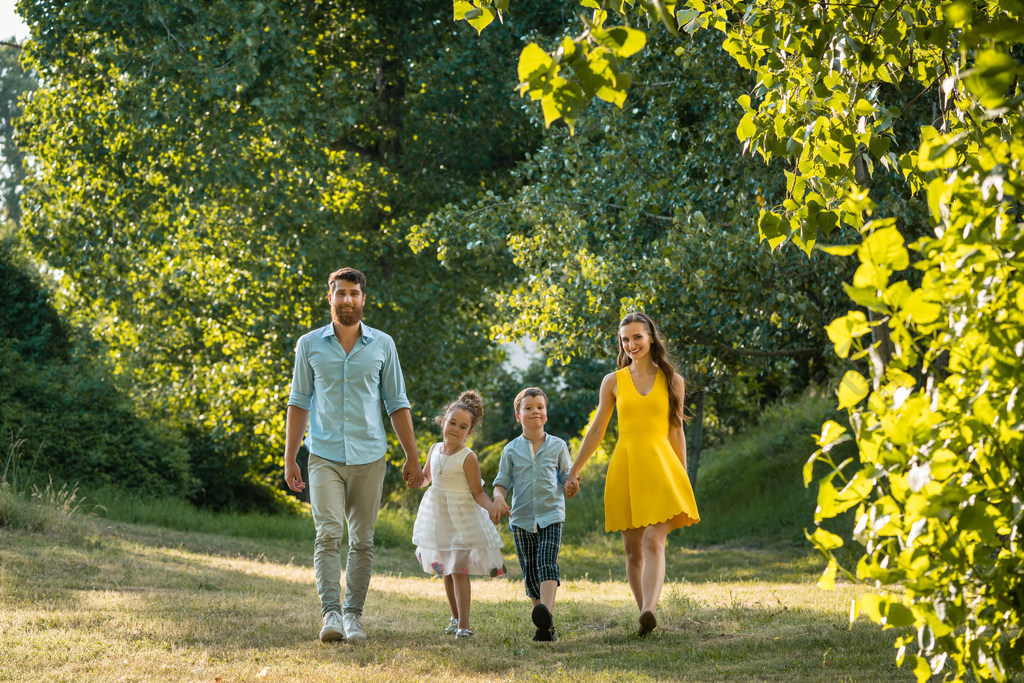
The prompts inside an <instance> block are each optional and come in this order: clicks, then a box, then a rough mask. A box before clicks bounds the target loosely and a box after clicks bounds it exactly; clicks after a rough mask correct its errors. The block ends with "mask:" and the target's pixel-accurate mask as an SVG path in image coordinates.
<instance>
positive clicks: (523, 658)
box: [0, 526, 910, 681]
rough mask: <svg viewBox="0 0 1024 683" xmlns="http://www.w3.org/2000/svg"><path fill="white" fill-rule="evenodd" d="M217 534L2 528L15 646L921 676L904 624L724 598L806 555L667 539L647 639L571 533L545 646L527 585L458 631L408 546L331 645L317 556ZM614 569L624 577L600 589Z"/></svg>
mask: <svg viewBox="0 0 1024 683" xmlns="http://www.w3.org/2000/svg"><path fill="white" fill-rule="evenodd" d="M207 536H208V537H196V536H192V535H188V534H182V533H180V532H171V533H165V532H163V531H161V530H157V529H154V528H149V527H145V528H135V527H129V526H117V527H106V528H104V529H100V530H99V531H98V532H97V533H96V534H95V535H94V536H92V537H91V538H81V539H78V540H76V541H73V542H70V543H65V542H60V543H55V542H54V540H53V539H52V538H46V537H42V536H33V535H8V536H6V537H0V560H2V569H0V588H2V591H3V592H2V596H3V598H2V603H0V604H2V608H3V610H4V611H5V612H7V613H8V614H10V615H11V618H12V620H11V625H10V626H8V627H6V628H7V629H8V630H7V631H6V632H5V633H6V635H5V634H4V633H0V645H3V646H4V647H8V646H10V645H11V643H14V644H15V645H16V647H14V646H12V648H11V650H10V651H9V653H8V655H7V656H8V657H11V658H14V659H16V658H17V657H25V658H29V657H31V661H32V662H34V663H35V664H36V665H37V666H40V667H42V668H41V669H39V670H46V668H47V661H48V660H47V658H48V657H50V656H51V655H50V654H49V653H48V652H47V651H46V648H45V647H40V646H39V644H40V643H45V642H48V640H49V636H48V635H47V632H58V631H59V632H60V636H61V637H62V638H65V637H67V635H66V634H67V633H69V632H70V634H71V637H74V638H80V639H81V640H83V641H90V642H106V643H107V644H108V645H109V646H112V647H115V648H116V647H117V646H118V645H120V646H121V647H125V646H129V647H131V648H134V649H136V650H141V651H143V652H146V651H150V650H151V651H152V652H154V653H166V652H171V653H175V654H174V656H177V657H182V658H189V657H194V656H195V655H194V653H196V652H202V653H205V655H206V656H208V657H210V658H212V659H214V660H216V661H218V662H221V663H223V664H224V665H225V666H228V665H229V664H230V663H231V662H250V661H251V660H253V659H254V658H255V659H259V660H261V661H262V662H265V663H266V664H267V665H269V666H283V663H284V662H291V663H292V664H293V665H294V666H296V667H298V669H295V670H294V672H293V674H289V675H290V676H292V677H299V678H301V677H302V676H303V675H304V673H303V672H307V673H308V674H309V675H314V676H315V675H317V672H319V673H321V674H323V676H329V675H335V676H342V677H350V676H357V675H360V672H363V673H364V674H366V676H368V677H369V678H375V677H381V678H407V679H416V678H421V677H428V676H429V677H448V678H459V677H480V678H488V677H495V676H501V677H508V678H513V679H526V678H533V677H539V678H541V679H549V678H552V677H566V678H569V679H578V680H588V681H590V680H625V679H631V680H633V679H637V678H640V679H644V678H646V679H666V678H667V679H684V678H688V679H693V680H726V679H757V680H781V679H791V680H839V679H846V680H850V679H855V680H868V679H875V680H887V681H888V680H895V679H897V678H908V679H909V678H910V677H909V676H908V675H907V674H909V672H907V671H901V670H898V669H896V668H895V664H894V663H893V659H894V653H893V650H892V643H893V641H894V640H895V637H896V636H895V635H894V632H893V631H885V632H883V631H880V630H879V629H878V628H877V627H876V626H874V625H871V624H866V623H857V624H854V626H853V628H852V629H851V628H848V625H847V623H846V615H845V613H844V611H843V610H831V611H830V610H828V609H824V608H823V609H818V608H809V607H806V606H801V605H805V604H806V603H805V602H801V603H799V605H797V606H793V605H789V604H785V602H784V601H783V600H780V599H779V598H778V597H772V596H773V595H774V593H773V591H772V590H771V588H770V587H769V588H768V589H765V594H764V599H761V598H755V599H753V600H750V599H747V598H744V599H743V600H740V599H738V598H736V597H731V598H729V597H724V598H723V597H720V594H724V595H732V594H731V593H729V592H728V591H724V592H723V589H722V585H720V584H728V585H734V586H736V587H737V590H739V588H742V587H744V586H748V585H749V584H750V582H751V581H753V580H755V579H756V580H758V581H767V582H777V583H778V585H780V586H784V585H786V584H784V582H786V581H790V580H791V578H792V577H797V578H798V579H799V580H798V581H795V583H797V584H801V585H797V586H793V585H789V586H788V588H789V590H790V591H791V593H790V594H792V593H793V592H796V591H800V592H805V593H806V592H807V591H812V590H815V589H813V587H812V586H813V583H812V581H813V579H814V578H816V574H817V569H814V570H813V571H810V570H809V564H808V562H809V561H808V560H807V559H806V556H805V555H802V554H795V555H792V554H791V555H787V554H786V553H784V552H783V551H781V550H774V551H766V550H759V549H744V548H721V549H714V548H702V549H699V550H685V549H670V553H669V571H668V575H669V578H670V580H675V581H678V580H679V579H680V578H684V579H685V583H682V584H680V583H674V584H670V585H669V586H667V587H666V593H665V595H664V597H663V600H662V602H661V607H660V610H659V620H660V624H659V627H658V629H657V630H656V631H655V632H654V633H653V634H652V635H651V636H649V637H647V638H645V639H641V638H639V637H638V636H637V635H636V608H635V606H634V605H633V604H632V603H631V600H630V599H629V598H628V589H626V587H625V585H624V582H623V570H622V558H621V556H619V555H618V552H619V551H618V549H617V548H616V547H615V546H614V545H613V544H610V543H605V544H604V545H603V546H602V545H600V544H597V543H594V544H590V545H588V546H568V547H567V549H566V554H565V556H564V558H563V566H564V567H565V569H566V576H565V579H566V589H565V590H564V591H563V592H562V593H561V594H560V600H559V603H558V604H557V606H556V618H557V622H556V627H557V628H558V631H559V634H560V638H559V640H558V642H555V643H550V644H548V643H544V644H542V643H535V642H533V641H532V640H531V638H532V635H533V626H532V624H531V623H530V616H529V615H530V610H529V605H528V603H527V601H526V600H525V599H524V597H523V595H522V583H521V581H519V580H505V579H495V580H485V579H481V580H479V581H474V582H473V585H474V590H475V591H476V594H477V595H478V596H479V599H478V600H476V601H475V602H474V606H473V614H472V617H473V628H474V631H475V632H476V635H475V637H474V638H473V639H472V640H471V641H469V642H456V641H454V640H453V639H452V638H451V637H450V636H445V635H444V634H443V633H442V629H443V626H444V624H445V623H446V621H447V603H446V602H445V599H444V592H443V588H442V587H441V582H440V581H437V580H433V581H430V580H426V579H423V578H403V577H407V576H415V577H421V576H422V574H418V573H417V572H418V567H417V566H416V564H415V560H411V559H403V558H404V557H405V556H406V555H407V556H408V557H409V558H411V555H412V551H411V548H410V550H409V551H408V552H407V553H399V552H398V551H389V552H386V553H382V554H381V556H380V557H378V564H377V568H378V570H379V573H380V576H379V577H378V578H377V579H375V581H374V583H372V584H371V593H370V596H369V598H368V600H367V604H366V612H365V616H364V621H365V625H366V629H367V632H368V633H369V634H370V636H371V638H370V640H369V641H368V642H367V643H365V644H354V643H341V644H332V645H324V644H321V643H319V642H318V641H316V639H315V637H316V633H317V630H318V628H319V613H318V610H317V596H316V590H315V586H314V585H313V581H312V574H311V571H310V568H309V565H308V561H307V562H305V563H303V564H301V565H297V564H294V563H292V564H289V563H288V562H287V560H286V561H284V562H281V561H275V560H268V559H265V556H260V555H258V554H254V553H253V551H254V550H255V549H256V548H258V547H259V543H258V542H256V541H253V542H251V543H249V542H246V541H244V540H239V539H218V537H214V536H211V535H207ZM303 545H305V544H303ZM278 550H281V551H286V550H287V547H285V546H282V547H281V548H278ZM308 552H309V553H310V554H311V548H310V549H308ZM287 554H288V553H287V552H285V553H284V555H287ZM513 562H514V558H513ZM606 572H607V574H608V575H609V577H610V579H611V581H612V582H617V583H618V584H621V585H616V586H612V588H614V590H611V589H609V588H608V587H607V586H605V587H602V586H600V585H595V584H594V582H598V581H601V582H604V581H605V577H604V574H605V573H606ZM787 577H789V578H787ZM574 581H576V583H578V584H579V586H577V587H575V588H574V587H573V582H574ZM701 583H704V584H705V585H704V586H701V585H699V584H701ZM754 590H760V588H759V587H758V588H755V589H754ZM781 590H782V589H781V588H780V591H781ZM127 614H130V618H128V617H126V616H125V615H127ZM12 635H13V638H12V640H11V641H10V642H5V641H6V640H7V637H9V636H12ZM19 653H22V654H19ZM27 653H31V654H27ZM254 653H255V654H254ZM65 656H66V655H65ZM156 656H157V654H154V657H156ZM332 672H333V673H332ZM110 673H113V672H110ZM149 673H151V672H149ZM149 673H147V672H145V671H138V672H134V675H135V676H136V677H142V678H145V677H147V676H148V675H149Z"/></svg>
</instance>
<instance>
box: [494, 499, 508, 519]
mask: <svg viewBox="0 0 1024 683" xmlns="http://www.w3.org/2000/svg"><path fill="white" fill-rule="evenodd" d="M511 511H512V510H511V508H509V506H508V504H507V503H506V502H505V501H504V500H503V499H502V500H498V499H495V501H494V502H493V503H492V504H491V509H490V515H491V521H492V522H494V523H495V524H497V523H498V522H500V521H501V518H502V517H504V516H505V515H507V514H509V513H510V512H511Z"/></svg>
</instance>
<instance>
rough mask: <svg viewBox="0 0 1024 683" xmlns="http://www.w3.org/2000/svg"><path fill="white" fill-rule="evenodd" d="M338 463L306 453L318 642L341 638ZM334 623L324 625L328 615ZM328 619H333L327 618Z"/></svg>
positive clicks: (341, 525) (341, 509) (341, 502)
mask: <svg viewBox="0 0 1024 683" xmlns="http://www.w3.org/2000/svg"><path fill="white" fill-rule="evenodd" d="M340 467H342V466H341V465H339V464H338V463H335V462H331V461H330V460H325V459H323V458H319V457H317V456H315V455H312V454H310V456H309V505H310V508H311V510H312V512H313V522H314V524H315V525H316V541H315V542H314V544H313V567H314V569H315V571H316V589H317V593H319V595H320V614H321V616H322V617H324V618H325V621H324V625H325V630H326V631H328V632H327V633H326V634H325V633H323V632H321V639H322V640H339V639H341V638H343V637H344V633H343V632H341V630H340V626H341V624H340V621H341V539H342V536H343V535H344V531H345V527H344V519H345V487H344V483H343V482H342V480H341V476H340V474H339V471H338V470H339V468H340ZM332 612H333V613H334V614H336V615H337V619H336V621H337V622H338V623H337V624H335V623H334V621H331V623H330V624H328V622H327V620H326V619H327V618H328V617H329V616H331V613H332ZM331 619H334V617H333V616H331Z"/></svg>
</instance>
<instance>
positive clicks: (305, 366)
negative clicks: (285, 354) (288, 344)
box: [288, 339, 313, 410]
mask: <svg viewBox="0 0 1024 683" xmlns="http://www.w3.org/2000/svg"><path fill="white" fill-rule="evenodd" d="M288 405H290V406H296V407H298V408H302V409H303V410H310V409H311V408H312V407H313V366H311V365H310V364H309V353H308V350H307V348H306V345H305V344H304V343H303V340H302V339H299V341H298V343H297V344H296V345H295V367H294V369H293V370H292V388H291V392H290V393H289V394H288Z"/></svg>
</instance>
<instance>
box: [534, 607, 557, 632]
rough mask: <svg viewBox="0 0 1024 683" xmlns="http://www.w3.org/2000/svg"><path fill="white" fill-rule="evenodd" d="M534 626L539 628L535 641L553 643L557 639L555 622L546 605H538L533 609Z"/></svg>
mask: <svg viewBox="0 0 1024 683" xmlns="http://www.w3.org/2000/svg"><path fill="white" fill-rule="evenodd" d="M533 625H534V626H536V627H537V635H535V636H534V637H533V639H534V640H542V641H552V640H554V639H555V620H554V619H552V617H551V612H550V610H548V608H547V607H546V606H545V605H544V603H542V602H540V603H537V606H536V607H534V608H533Z"/></svg>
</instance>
